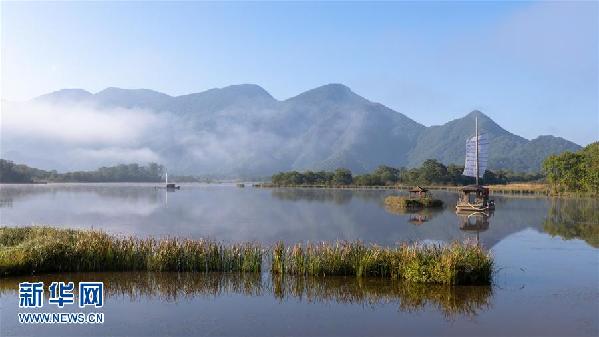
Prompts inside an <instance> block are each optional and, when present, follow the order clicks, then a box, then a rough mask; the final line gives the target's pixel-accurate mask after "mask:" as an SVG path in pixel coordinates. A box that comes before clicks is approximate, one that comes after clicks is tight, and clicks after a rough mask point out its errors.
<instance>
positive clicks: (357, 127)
mask: <svg viewBox="0 0 599 337" xmlns="http://www.w3.org/2000/svg"><path fill="white" fill-rule="evenodd" d="M33 101H37V102H50V103H52V104H54V105H59V106H60V105H61V104H64V105H70V104H72V103H90V104H92V105H95V106H99V107H102V108H110V107H116V108H124V109H135V108H141V109H144V110H147V111H150V112H152V113H157V114H158V113H162V114H163V115H166V116H168V118H169V119H167V120H166V121H165V123H168V124H169V125H171V126H172V127H174V131H172V130H170V129H169V130H170V131H160V130H157V131H156V132H157V133H161V132H165V133H168V132H171V133H173V135H172V136H170V138H169V137H167V136H165V135H163V137H162V138H160V139H159V140H158V139H154V138H156V137H155V134H154V135H153V136H154V137H150V138H152V139H153V140H152V139H148V140H147V141H146V142H142V144H140V145H139V146H142V147H144V148H148V149H151V151H153V152H154V153H156V155H157V156H158V157H159V158H160V159H161V161H163V162H165V163H169V167H170V166H174V167H173V170H174V172H178V171H179V172H178V173H185V174H212V173H216V172H218V173H225V174H228V175H239V174H250V175H251V174H253V175H269V174H272V173H275V172H277V171H279V170H308V169H311V170H319V169H335V168H337V167H347V168H349V169H352V171H355V172H358V173H360V172H367V171H372V170H373V169H374V168H376V167H377V166H379V165H389V166H395V167H399V166H406V167H414V166H419V165H420V164H421V163H422V162H423V161H424V160H426V159H437V160H440V161H441V162H443V163H445V164H463V161H464V152H465V151H464V146H465V140H466V139H467V138H468V137H470V136H472V134H473V133H474V118H475V117H478V120H479V127H480V129H481V130H482V131H483V132H486V133H488V135H489V138H490V142H491V148H490V158H489V161H490V162H489V168H490V169H512V170H514V171H538V170H539V169H540V164H541V162H542V160H543V159H544V158H545V157H546V156H547V155H549V154H553V153H559V152H563V151H568V150H569V151H575V150H578V149H579V148H580V146H579V145H577V144H575V143H573V142H570V141H568V140H565V139H563V138H561V137H555V136H550V135H542V136H538V137H536V138H534V139H532V140H528V139H526V138H524V137H521V136H518V135H515V134H513V133H511V132H509V131H507V130H505V129H503V128H502V127H501V126H500V125H498V124H497V123H496V122H495V121H493V120H492V119H491V118H490V117H489V116H487V115H486V114H484V113H483V112H481V111H479V110H473V111H471V112H469V113H468V114H466V115H465V116H464V117H461V118H456V119H454V120H451V121H448V122H446V123H444V124H441V125H433V126H428V127H427V126H424V125H422V124H420V123H418V122H417V121H415V120H413V119H411V118H410V117H408V116H406V115H405V114H403V113H401V112H398V111H395V110H393V109H391V108H389V107H387V106H385V105H383V104H381V103H377V102H372V101H370V100H368V99H367V98H365V97H363V96H361V95H359V94H357V93H355V92H353V91H352V90H351V88H349V87H347V86H345V85H343V84H339V83H330V84H325V85H323V86H319V87H316V88H313V89H310V90H307V91H304V92H302V93H300V94H298V95H296V96H293V97H290V98H287V99H284V100H278V99H276V98H274V97H273V96H272V95H271V94H270V93H269V92H268V91H267V90H265V89H264V88H262V87H261V86H259V85H256V84H239V85H231V86H226V87H223V88H213V89H209V90H205V91H202V92H198V93H190V94H186V95H179V96H171V95H168V94H164V93H161V92H158V91H154V90H150V89H122V88H116V87H109V88H106V89H104V90H101V91H99V92H97V93H93V94H92V93H90V92H88V91H85V90H82V89H63V90H59V91H56V92H53V93H49V94H46V95H42V96H39V97H37V98H34V99H33ZM9 150H10V149H9ZM170 163H173V164H172V165H171V164H170Z"/></svg>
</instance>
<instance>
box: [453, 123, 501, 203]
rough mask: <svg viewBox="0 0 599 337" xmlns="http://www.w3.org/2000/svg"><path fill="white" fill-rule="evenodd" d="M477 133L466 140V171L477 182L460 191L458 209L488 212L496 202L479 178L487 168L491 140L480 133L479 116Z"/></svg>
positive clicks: (476, 127)
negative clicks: (490, 197) (479, 181)
mask: <svg viewBox="0 0 599 337" xmlns="http://www.w3.org/2000/svg"><path fill="white" fill-rule="evenodd" d="M474 129H475V135H474V137H471V138H469V139H468V140H467V141H466V163H465V165H464V172H463V173H462V174H463V175H465V176H468V177H475V178H476V184H474V185H468V186H464V187H463V188H462V189H461V191H460V198H459V200H458V203H457V205H456V210H457V211H458V212H460V211H474V212H487V211H490V210H493V209H495V202H494V201H493V200H491V199H489V188H487V187H484V186H481V185H480V184H479V183H478V179H479V178H480V177H482V176H483V174H484V173H485V170H486V169H487V159H488V154H489V141H488V139H487V135H486V134H479V133H478V117H476V118H475V127H474Z"/></svg>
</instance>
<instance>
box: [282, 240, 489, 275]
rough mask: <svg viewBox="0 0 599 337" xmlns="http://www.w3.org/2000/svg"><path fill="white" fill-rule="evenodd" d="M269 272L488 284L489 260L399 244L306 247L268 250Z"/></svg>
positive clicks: (477, 250)
mask: <svg viewBox="0 0 599 337" xmlns="http://www.w3.org/2000/svg"><path fill="white" fill-rule="evenodd" d="M272 260H273V268H272V272H273V273H277V274H292V275H309V276H326V275H352V276H358V277H359V276H378V277H390V278H393V279H403V280H407V281H412V282H422V283H440V284H489V283H490V282H491V276H492V271H493V259H492V257H491V256H490V255H489V253H488V252H486V251H484V250H483V249H482V248H481V247H479V246H476V245H471V244H461V243H457V242H454V243H452V244H449V245H418V244H412V245H408V244H403V245H400V246H396V247H391V248H385V247H381V246H377V245H369V246H367V245H364V244H362V243H361V242H337V243H334V244H329V243H321V244H306V245H300V244H297V245H294V246H291V247H288V248H285V247H284V246H283V244H282V243H278V244H277V245H276V247H275V249H274V250H273V256H272Z"/></svg>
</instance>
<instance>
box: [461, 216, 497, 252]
mask: <svg viewBox="0 0 599 337" xmlns="http://www.w3.org/2000/svg"><path fill="white" fill-rule="evenodd" d="M492 214H493V213H484V212H470V213H459V212H458V213H457V215H458V225H459V226H460V230H462V231H464V232H470V233H476V244H479V243H480V237H479V234H480V232H484V231H486V230H488V229H489V217H490V216H491V215H492Z"/></svg>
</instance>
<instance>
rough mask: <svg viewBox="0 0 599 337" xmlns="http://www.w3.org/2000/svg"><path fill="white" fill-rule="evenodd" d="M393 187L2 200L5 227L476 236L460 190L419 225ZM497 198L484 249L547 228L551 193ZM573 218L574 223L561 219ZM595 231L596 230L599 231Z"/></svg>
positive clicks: (192, 188)
mask: <svg viewBox="0 0 599 337" xmlns="http://www.w3.org/2000/svg"><path fill="white" fill-rule="evenodd" d="M391 193H397V192H393V191H386V190H335V189H328V190H321V189H275V190H268V189H254V188H245V189H239V188H235V187H233V186H224V185H199V184H198V185H196V184H191V185H186V186H184V187H183V188H182V189H181V191H178V192H177V193H172V194H169V196H168V204H167V203H166V200H165V192H164V190H154V189H153V186H152V185H144V184H98V185H87V184H86V185H81V184H79V185H78V184H48V185H37V186H23V185H21V186H16V185H14V186H13V185H11V186H6V185H3V186H2V187H1V189H0V196H1V197H0V199H7V198H8V199H14V202H13V204H12V207H6V208H2V213H1V223H2V224H3V225H28V224H47V225H53V226H58V227H77V228H90V227H93V228H95V229H103V230H106V231H108V232H111V233H116V234H131V235H136V236H140V237H146V236H166V235H169V236H179V237H189V238H206V237H208V238H211V239H216V240H221V241H228V242H236V241H260V242H262V243H264V244H271V243H274V242H277V241H280V240H283V241H284V242H286V243H297V242H305V241H311V242H315V241H335V240H350V241H352V240H362V241H363V242H367V243H377V244H381V245H393V244H395V243H398V242H408V241H426V240H432V241H444V242H449V241H456V240H457V241H462V240H464V239H466V238H470V237H472V233H470V232H467V231H463V230H461V229H460V226H459V221H458V218H457V216H456V214H455V213H454V206H455V201H456V198H457V195H456V194H455V193H452V192H447V191H435V192H434V195H435V198H439V199H441V200H443V202H444V203H445V204H446V205H447V206H446V208H444V209H443V210H442V211H440V212H438V213H435V214H434V215H433V214H431V216H430V217H429V218H428V219H427V220H428V221H426V222H424V223H422V224H420V225H418V226H415V225H411V224H410V223H409V221H410V217H411V216H412V215H413V214H391V213H388V212H387V211H386V210H385V209H384V202H383V200H384V199H385V197H386V196H387V195H389V194H391ZM399 193H403V192H399ZM494 199H495V201H496V203H497V205H498V206H497V210H496V211H495V214H494V215H493V217H492V218H491V219H490V220H489V221H490V226H489V228H488V230H486V231H484V232H482V233H480V243H481V245H483V246H484V247H487V248H492V247H494V246H495V245H496V244H497V243H498V242H500V241H502V240H503V239H504V238H506V237H508V236H510V235H512V234H514V233H517V232H520V231H522V230H524V229H527V228H532V229H534V230H536V231H538V232H543V225H544V221H545V220H546V218H547V214H548V212H549V210H550V208H551V207H550V206H551V199H548V198H544V197H538V198H515V197H511V196H500V195H497V196H495V197H494ZM561 202H562V204H559V205H562V206H560V207H557V205H558V204H555V205H554V206H553V208H552V209H554V211H553V212H555V216H554V218H555V219H559V217H561V219H570V220H568V221H570V222H573V223H583V222H584V221H582V220H577V218H576V217H577V216H578V217H580V216H582V215H576V209H577V208H578V207H581V209H582V210H583V213H584V214H588V215H586V217H587V218H588V217H589V216H591V217H592V216H595V219H596V211H595V213H593V212H592V211H593V207H595V209H597V207H596V206H595V205H596V201H595V203H594V204H593V203H592V202H591V203H590V204H585V203H577V202H576V201H575V200H574V199H571V200H569V201H561ZM564 202H567V203H568V204H563V203H564ZM588 202H590V201H588ZM588 202H587V203H588ZM585 205H586V206H585ZM563 212H565V214H563V215H562V214H561V213H563ZM570 213H571V214H570ZM593 214H594V215H593ZM554 222H556V221H554ZM556 223H558V222H556ZM564 223H567V221H566V222H563V221H562V222H559V224H562V225H563V224H564ZM595 223H596V220H595ZM545 228H546V230H547V231H548V232H550V233H552V234H557V235H564V236H566V234H564V233H561V234H560V232H558V231H557V230H549V228H550V227H549V225H546V226H545ZM565 228H571V226H567V227H565ZM588 228H589V229H587V232H588V230H594V229H596V228H597V227H596V226H590V227H588ZM577 230H578V231H580V229H577ZM562 232H563V231H562ZM585 233H586V232H585ZM590 233H591V234H592V232H590ZM594 233H597V232H596V231H595V232H594ZM568 235H570V234H568ZM572 235H574V236H575V235H579V236H580V235H583V234H572ZM585 235H586V237H587V238H588V239H587V240H588V242H589V243H591V242H596V241H591V239H590V238H592V237H593V236H592V235H589V234H585ZM594 237H596V236H594Z"/></svg>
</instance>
